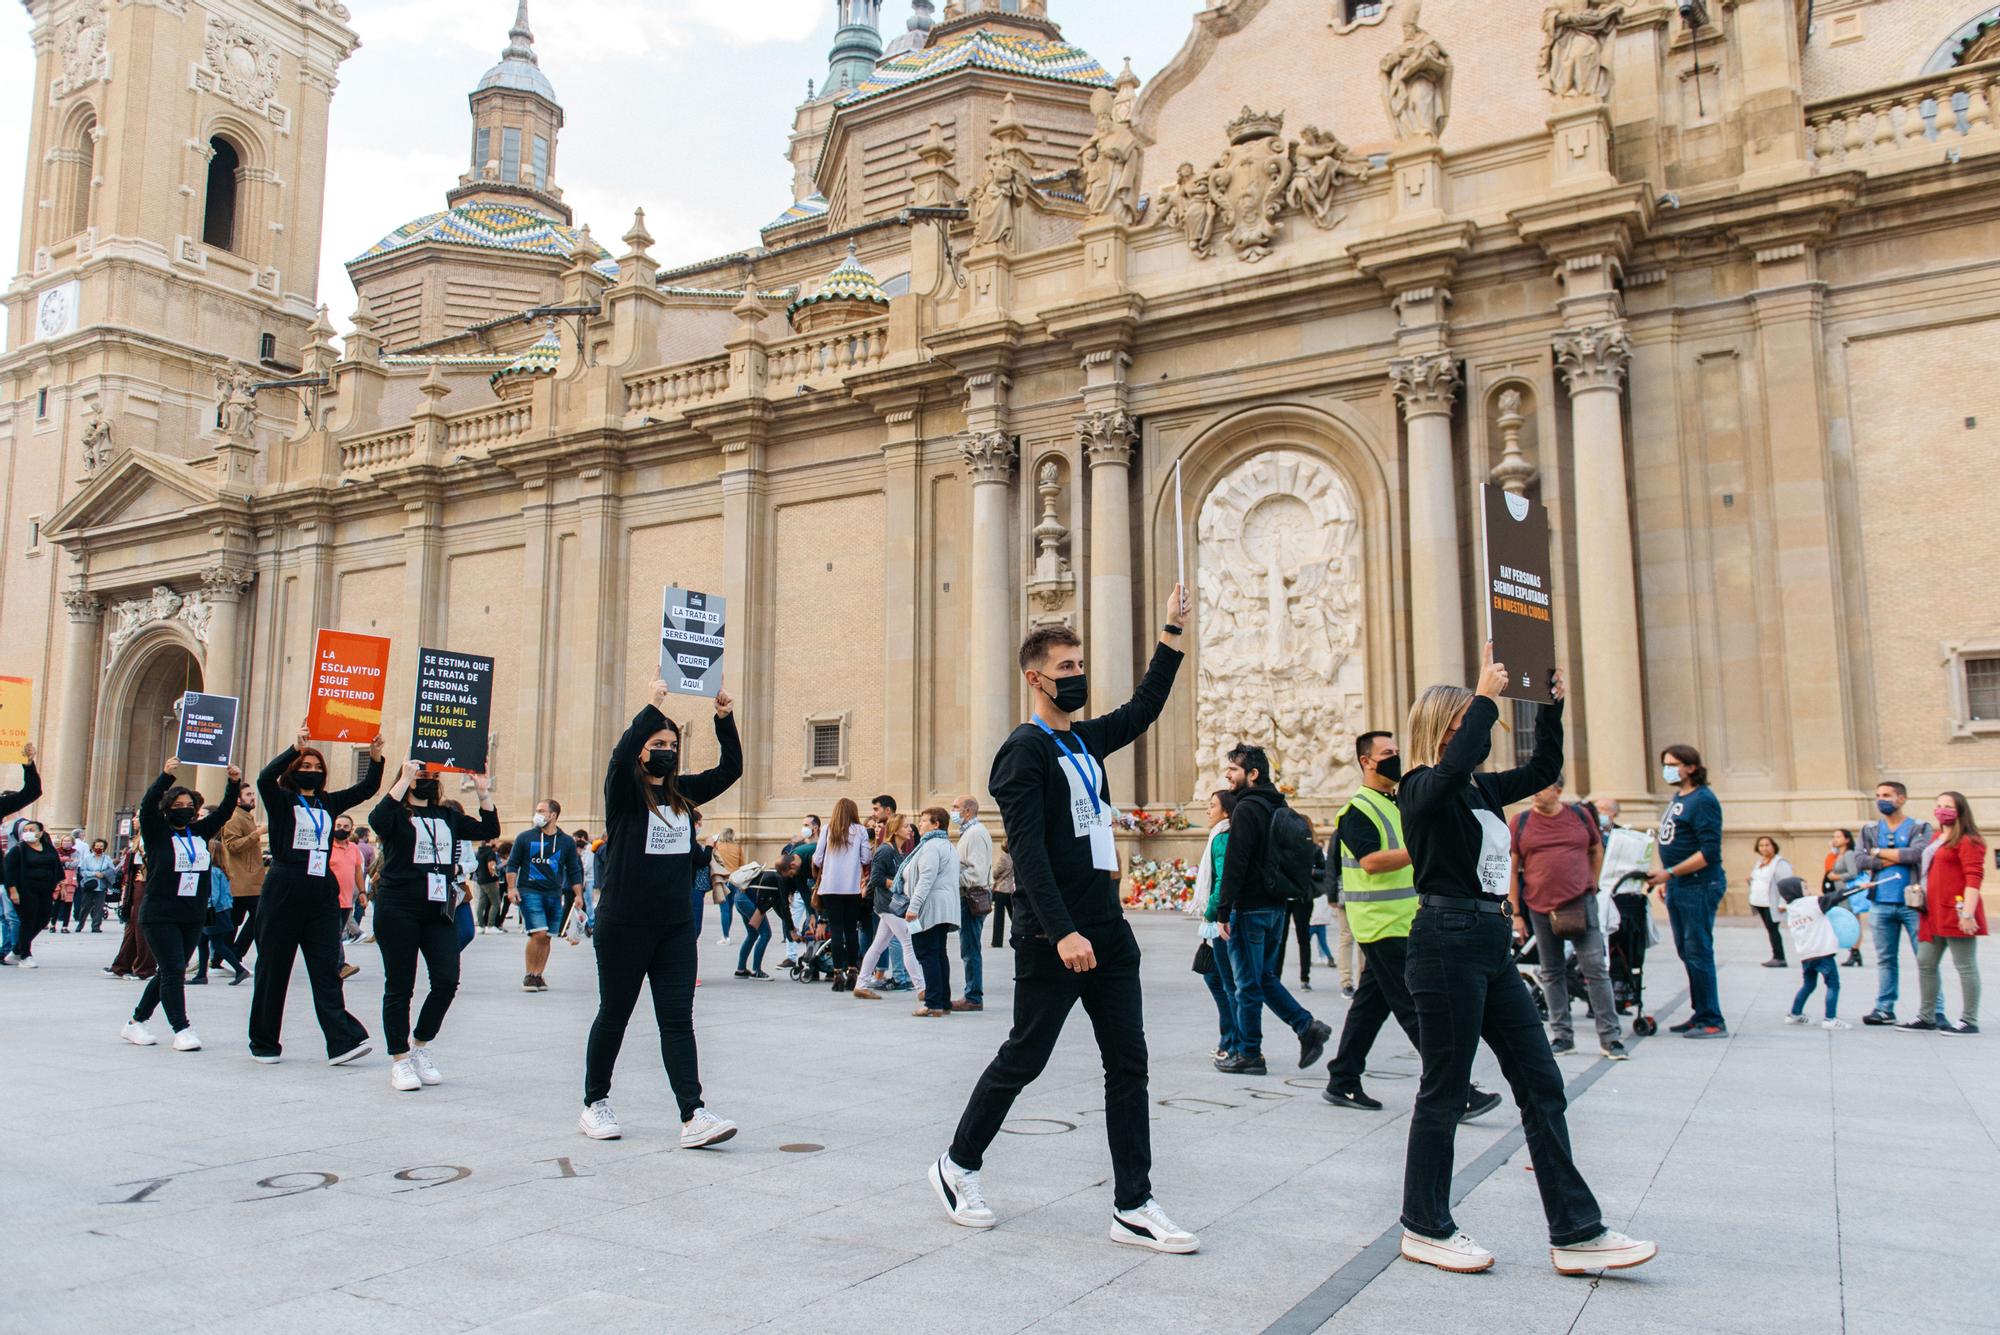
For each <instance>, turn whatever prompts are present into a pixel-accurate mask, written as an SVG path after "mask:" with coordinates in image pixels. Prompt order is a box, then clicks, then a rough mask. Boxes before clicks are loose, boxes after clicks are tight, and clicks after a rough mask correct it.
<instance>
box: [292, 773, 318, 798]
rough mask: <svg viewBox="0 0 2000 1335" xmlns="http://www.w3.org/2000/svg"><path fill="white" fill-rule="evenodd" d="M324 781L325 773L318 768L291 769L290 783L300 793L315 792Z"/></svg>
mask: <svg viewBox="0 0 2000 1335" xmlns="http://www.w3.org/2000/svg"><path fill="white" fill-rule="evenodd" d="M325 782H326V775H325V774H323V773H321V772H320V771H319V770H316V769H301V770H293V771H292V783H293V784H294V785H296V786H297V788H298V790H299V791H300V792H302V793H316V792H318V791H319V790H320V786H321V785H322V784H324V783H325Z"/></svg>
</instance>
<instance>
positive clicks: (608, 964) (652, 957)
mask: <svg viewBox="0 0 2000 1335" xmlns="http://www.w3.org/2000/svg"><path fill="white" fill-rule="evenodd" d="M378 935H379V933H378ZM695 935H696V928H695V925H694V924H693V923H692V922H684V923H681V924H680V925H679V926H675V927H654V926H640V925H637V924H633V923H623V922H616V921H613V922H606V921H605V920H604V919H602V918H599V919H598V921H597V930H596V932H595V933H593V934H592V936H591V938H590V939H591V941H592V943H593V944H594V945H595V946H596V947H597V1018H596V1019H595V1020H592V1021H591V1022H590V1045H589V1047H588V1048H587V1049H586V1051H585V1054H584V1063H583V1102H584V1106H585V1107H588V1106H589V1105H591V1104H593V1103H595V1102H597V1101H598V1100H599V1099H602V1098H609V1097H610V1095H611V1068H612V1067H614V1066H616V1065H617V1064H618V1049H619V1048H620V1047H622V1046H624V1043H625V1026H626V1024H628V1023H629V1022H630V1021H631V1019H632V1008H633V1007H634V1006H636V1005H638V1004H639V986H640V984H642V983H650V984H651V985H652V989H653V1018H654V1020H655V1021H657V1022H658V1024H659V1026H660V1060H661V1061H662V1062H663V1063H665V1065H666V1068H667V1083H669V1084H670V1085H672V1086H673V1088H674V1098H675V1100H676V1101H677V1102H678V1103H679V1104H680V1108H681V1120H682V1121H683V1122H685V1121H686V1120H687V1119H688V1118H690V1117H692V1116H694V1114H695V1109H697V1108H699V1107H701V1064H700V1062H699V1061H698V1060H697V1058H696V1054H695V1045H694V975H695V951H694V946H695Z"/></svg>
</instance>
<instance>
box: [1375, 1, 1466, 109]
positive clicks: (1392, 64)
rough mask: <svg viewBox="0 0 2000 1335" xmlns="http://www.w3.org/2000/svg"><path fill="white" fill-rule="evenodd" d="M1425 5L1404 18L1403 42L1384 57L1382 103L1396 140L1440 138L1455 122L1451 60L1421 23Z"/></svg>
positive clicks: (1411, 11) (1418, 6) (1414, 9)
mask: <svg viewBox="0 0 2000 1335" xmlns="http://www.w3.org/2000/svg"><path fill="white" fill-rule="evenodd" d="M1421 12H1422V6H1421V5H1418V4H1412V5H1411V6H1410V12H1409V13H1408V14H1406V15H1405V16H1404V17H1403V40H1402V42H1401V43H1400V44H1398V45H1397V46H1396V48H1395V49H1394V50H1392V51H1390V52H1389V54H1388V55H1386V56H1383V57H1382V101H1383V104H1384V105H1385V106H1387V107H1388V109H1389V123H1390V124H1391V125H1392V126H1394V127H1395V130H1396V138H1397V139H1399V140H1402V139H1437V138H1439V137H1440V136H1442V135H1443V134H1444V127H1445V122H1446V121H1448V120H1450V119H1451V57H1450V56H1449V55H1447V54H1445V49H1444V47H1443V46H1441V45H1439V43H1438V40H1437V38H1435V37H1433V36H1431V35H1430V34H1429V33H1427V32H1425V31H1424V30H1423V28H1422V27H1421V26H1420V25H1419V23H1418V18H1419V16H1420V14H1421Z"/></svg>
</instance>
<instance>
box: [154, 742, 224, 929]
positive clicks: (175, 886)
mask: <svg viewBox="0 0 2000 1335" xmlns="http://www.w3.org/2000/svg"><path fill="white" fill-rule="evenodd" d="M173 786H174V776H173V775H171V774H162V775H160V777H159V778H157V779H155V780H153V786H152V787H151V788H148V789H147V790H146V795H145V796H144V797H142V798H140V799H139V843H140V845H141V846H142V847H144V848H145V850H146V866H147V867H148V868H149V869H150V868H154V867H157V868H159V870H158V871H156V872H154V873H153V884H152V886H151V889H152V891H153V893H152V894H150V895H147V896H146V898H145V899H144V900H142V901H141V902H140V904H139V921H140V922H171V923H178V924H180V925H181V926H184V927H198V926H200V925H201V924H202V923H204V922H207V921H208V895H209V889H210V886H209V879H208V873H209V871H210V870H213V859H214V853H213V852H212V851H211V850H210V849H209V840H211V839H213V838H215V836H217V835H218V834H221V833H222V827H223V826H225V825H227V824H229V818H230V817H231V816H233V815H235V814H236V799H237V797H238V796H239V795H240V794H241V793H242V791H243V781H242V780H241V779H231V780H230V781H229V787H228V788H227V789H226V790H224V792H223V794H222V801H221V802H219V803H217V804H216V805H215V806H213V807H211V808H209V812H208V819H206V820H197V821H195V822H193V823H192V824H190V825H189V826H188V827H187V829H185V830H183V831H181V832H180V834H179V835H178V836H176V835H175V833H174V827H173V826H171V825H169V824H167V813H166V811H165V810H164V809H162V808H161V806H160V802H161V801H162V800H163V799H164V798H165V797H166V795H167V790H168V789H170V788H172V787H173ZM187 840H193V841H194V842H195V843H196V844H197V845H198V846H199V849H200V851H201V852H202V853H204V854H207V855H208V858H209V860H210V864H211V865H210V867H209V868H207V869H204V870H203V871H202V872H201V874H200V877H199V879H198V880H197V882H196V883H195V886H194V888H193V889H192V890H190V891H189V892H188V893H187V894H182V893H181V875H180V867H179V863H178V862H177V861H176V859H175V856H174V853H175V849H176V846H177V843H179V842H182V841H187Z"/></svg>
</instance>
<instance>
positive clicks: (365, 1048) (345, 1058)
mask: <svg viewBox="0 0 2000 1335" xmlns="http://www.w3.org/2000/svg"><path fill="white" fill-rule="evenodd" d="M374 1050H375V1048H374V1046H373V1045H372V1044H368V1043H363V1044H362V1045H361V1046H360V1047H357V1048H350V1049H348V1050H347V1051H346V1052H343V1053H341V1054H340V1055H339V1056H338V1057H328V1058H327V1059H326V1064H327V1065H328V1066H345V1065H347V1063H349V1062H352V1061H360V1060H361V1059H362V1058H363V1057H366V1056H367V1055H368V1054H369V1053H371V1052H373V1051H374Z"/></svg>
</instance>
